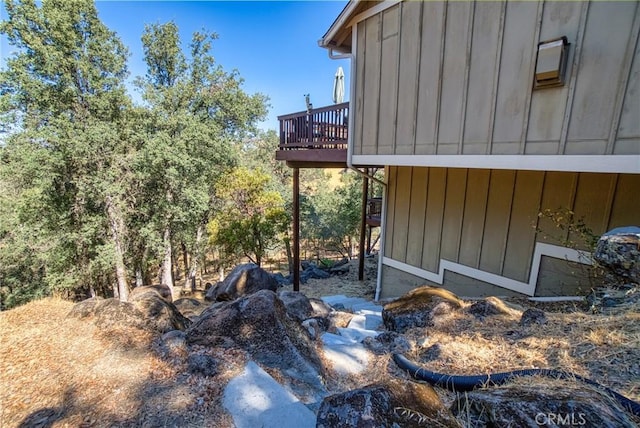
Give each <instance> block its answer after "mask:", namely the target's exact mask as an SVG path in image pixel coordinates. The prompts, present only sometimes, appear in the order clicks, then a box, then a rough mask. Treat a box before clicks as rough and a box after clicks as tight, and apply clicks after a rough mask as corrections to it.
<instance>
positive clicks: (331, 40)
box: [318, 0, 358, 53]
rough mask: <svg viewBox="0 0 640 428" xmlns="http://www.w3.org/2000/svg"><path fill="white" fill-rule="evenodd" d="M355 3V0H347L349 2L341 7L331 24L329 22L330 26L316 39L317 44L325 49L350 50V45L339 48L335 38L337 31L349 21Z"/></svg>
mask: <svg viewBox="0 0 640 428" xmlns="http://www.w3.org/2000/svg"><path fill="white" fill-rule="evenodd" d="M357 5H358V1H357V0H349V3H347V5H346V6H345V7H344V9H342V12H340V15H338V17H337V18H336V20H335V21H333V24H331V27H329V29H328V30H327V32H326V33H325V35H324V36H322V38H321V39H320V40H318V46H320V47H321V48H325V49H333V50H335V51H338V52H342V53H349V52H350V51H351V48H350V47H342V48H341V47H340V46H337V44H336V42H335V38H336V36H337V35H338V32H339V31H340V30H342V29H343V28H344V27H345V26H346V25H347V24H348V23H349V21H350V20H351V17H352V15H353V12H354V11H355V9H356V7H357Z"/></svg>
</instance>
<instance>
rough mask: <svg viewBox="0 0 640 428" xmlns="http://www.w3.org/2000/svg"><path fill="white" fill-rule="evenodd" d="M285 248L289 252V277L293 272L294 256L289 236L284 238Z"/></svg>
mask: <svg viewBox="0 0 640 428" xmlns="http://www.w3.org/2000/svg"><path fill="white" fill-rule="evenodd" d="M284 248H285V249H286V250H287V264H288V265H289V275H291V272H293V254H292V253H291V241H290V240H289V236H286V237H285V238H284Z"/></svg>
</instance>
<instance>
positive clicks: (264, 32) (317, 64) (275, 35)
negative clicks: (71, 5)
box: [0, 0, 349, 129]
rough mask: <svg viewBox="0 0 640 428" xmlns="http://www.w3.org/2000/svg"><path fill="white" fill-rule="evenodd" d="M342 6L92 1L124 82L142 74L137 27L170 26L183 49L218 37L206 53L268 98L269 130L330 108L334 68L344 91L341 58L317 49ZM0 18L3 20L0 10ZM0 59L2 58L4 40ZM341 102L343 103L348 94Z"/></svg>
mask: <svg viewBox="0 0 640 428" xmlns="http://www.w3.org/2000/svg"><path fill="white" fill-rule="evenodd" d="M346 3H347V2H346V0H345V1H276V2H272V1H97V2H96V7H97V9H98V12H99V16H100V19H101V20H102V21H103V22H104V23H105V24H106V25H107V26H108V27H109V28H110V29H111V30H113V31H115V32H116V33H117V34H118V36H119V37H120V38H121V39H122V41H123V42H124V43H125V44H126V45H127V46H128V47H129V50H130V53H131V57H130V59H129V71H130V73H131V76H130V80H133V77H135V76H138V75H144V73H145V71H146V68H145V64H144V62H143V58H142V44H141V42H140V36H141V35H142V31H143V30H144V26H145V24H151V23H164V22H168V21H174V22H175V23H176V24H177V25H178V27H179V28H180V34H181V38H182V41H183V43H184V47H185V49H187V44H188V42H189V40H190V39H191V34H192V33H193V32H194V31H199V30H202V29H206V30H209V31H214V32H216V33H217V34H218V36H219V39H218V40H217V41H215V42H214V45H213V55H214V57H215V58H216V61H217V62H218V63H219V64H221V65H222V66H223V67H224V69H225V70H227V71H231V70H232V69H237V70H238V71H239V73H240V76H242V77H243V78H244V79H245V83H244V89H245V90H246V91H247V92H249V93H255V92H261V93H263V94H265V95H267V96H268V97H269V98H270V104H271V108H270V111H269V116H268V119H267V120H266V121H265V122H264V123H262V124H261V127H262V128H264V129H277V126H278V122H277V119H276V117H277V116H278V115H282V114H287V113H293V112H296V111H301V110H304V109H305V102H304V94H307V93H308V94H310V95H311V102H312V103H313V105H314V106H315V107H322V106H326V105H330V104H332V89H333V78H334V77H333V76H334V75H335V72H336V69H337V68H338V66H342V67H343V69H344V71H345V75H346V77H345V86H346V87H347V88H348V87H349V61H348V60H332V59H330V58H329V56H328V54H327V51H326V50H325V49H322V48H320V47H318V44H317V42H318V40H319V39H320V38H321V37H322V36H323V35H324V33H325V32H326V31H327V30H328V29H329V27H330V26H331V24H332V23H333V21H334V20H335V18H337V16H338V15H339V14H340V11H341V10H342V9H343V8H344V6H345V5H346ZM2 18H3V19H5V18H6V14H5V13H4V10H2ZM1 48H2V49H1V51H0V54H1V55H2V56H5V55H8V54H9V52H10V50H9V47H8V46H7V44H6V40H2V46H1ZM346 92H347V93H346V94H345V98H346V99H345V101H347V100H348V96H349V94H348V92H349V91H348V90H347V91H346Z"/></svg>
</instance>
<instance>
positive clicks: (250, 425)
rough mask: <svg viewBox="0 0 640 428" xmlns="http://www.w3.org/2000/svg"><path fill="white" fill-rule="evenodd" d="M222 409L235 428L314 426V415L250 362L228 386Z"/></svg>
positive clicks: (310, 427)
mask: <svg viewBox="0 0 640 428" xmlns="http://www.w3.org/2000/svg"><path fill="white" fill-rule="evenodd" d="M223 405H224V407H225V408H226V409H227V411H228V412H229V413H230V414H231V416H232V417H233V423H234V425H235V426H236V428H254V427H263V428H282V427H284V428H299V427H301V428H314V427H315V426H316V415H315V414H314V413H313V412H312V411H311V410H309V409H308V408H307V407H306V406H305V405H304V404H303V403H302V402H301V401H300V400H298V398H296V396H295V395H293V394H291V393H290V392H289V391H287V390H286V389H284V388H283V387H282V386H281V385H280V384H279V383H278V382H276V381H275V379H273V378H272V377H271V376H270V375H269V374H268V373H267V372H265V371H264V370H262V369H261V368H260V366H258V365H257V364H256V363H254V362H253V361H249V363H248V364H247V366H246V367H245V369H244V372H243V373H242V374H241V375H240V376H237V377H235V378H233V379H231V381H230V382H229V383H228V384H227V386H226V387H225V390H224V396H223Z"/></svg>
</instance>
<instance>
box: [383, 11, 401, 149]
mask: <svg viewBox="0 0 640 428" xmlns="http://www.w3.org/2000/svg"><path fill="white" fill-rule="evenodd" d="M399 28H400V6H396V7H393V8H391V9H388V10H386V11H384V12H383V13H382V42H381V57H380V61H381V63H382V65H381V70H380V100H384V102H380V107H379V112H378V154H382V155H390V154H393V152H394V146H395V144H396V138H395V137H396V115H397V111H398V84H399V82H398V77H399V73H398V71H399V70H398V65H399V60H400V35H399Z"/></svg>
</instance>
